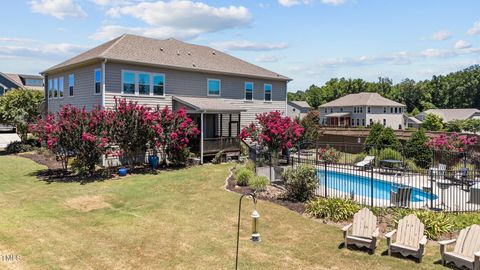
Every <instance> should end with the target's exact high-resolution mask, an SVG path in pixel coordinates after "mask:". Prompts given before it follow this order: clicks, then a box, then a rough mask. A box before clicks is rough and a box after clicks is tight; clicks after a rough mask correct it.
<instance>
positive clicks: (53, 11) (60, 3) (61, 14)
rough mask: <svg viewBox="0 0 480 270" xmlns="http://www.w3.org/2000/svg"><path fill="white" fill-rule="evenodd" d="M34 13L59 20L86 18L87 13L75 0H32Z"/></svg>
mask: <svg viewBox="0 0 480 270" xmlns="http://www.w3.org/2000/svg"><path fill="white" fill-rule="evenodd" d="M30 8H31V10H32V12H35V13H41V14H47V15H51V16H53V17H55V18H57V19H64V18H65V17H86V16H87V13H85V11H83V9H82V7H81V6H80V5H78V4H76V3H75V2H74V1H73V0H32V1H30Z"/></svg>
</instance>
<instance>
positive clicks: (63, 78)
mask: <svg viewBox="0 0 480 270" xmlns="http://www.w3.org/2000/svg"><path fill="white" fill-rule="evenodd" d="M60 79H62V81H63V96H60V85H61V83H60ZM64 97H65V77H64V76H60V77H58V98H64Z"/></svg>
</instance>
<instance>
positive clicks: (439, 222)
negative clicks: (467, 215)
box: [394, 209, 454, 240]
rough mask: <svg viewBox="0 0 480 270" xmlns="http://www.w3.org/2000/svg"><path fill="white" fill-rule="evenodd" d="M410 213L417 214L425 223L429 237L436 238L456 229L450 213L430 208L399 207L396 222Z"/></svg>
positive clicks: (426, 233) (395, 216) (395, 214)
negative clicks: (430, 209) (429, 209)
mask: <svg viewBox="0 0 480 270" xmlns="http://www.w3.org/2000/svg"><path fill="white" fill-rule="evenodd" d="M409 214H415V215H416V216H417V217H418V219H420V221H421V222H422V223H423V224H424V225H425V235H426V236H427V237H428V238H429V239H434V240H436V239H438V237H440V236H442V235H444V234H446V233H450V232H452V231H453V229H454V224H453V222H452V219H451V218H450V217H449V215H448V214H446V213H442V212H434V211H428V210H413V209H399V210H398V211H396V212H395V213H394V218H395V224H398V221H399V220H400V219H401V218H403V217H405V216H407V215H409Z"/></svg>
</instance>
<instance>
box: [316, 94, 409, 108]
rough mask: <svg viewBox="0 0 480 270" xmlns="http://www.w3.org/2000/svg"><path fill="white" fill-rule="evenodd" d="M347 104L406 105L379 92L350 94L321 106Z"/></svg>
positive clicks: (344, 105)
mask: <svg viewBox="0 0 480 270" xmlns="http://www.w3.org/2000/svg"><path fill="white" fill-rule="evenodd" d="M346 106H398V107H405V105H403V104H401V103H398V102H396V101H393V100H390V99H388V98H384V97H382V96H381V95H380V94H378V93H367V92H363V93H358V94H350V95H346V96H343V97H341V98H338V99H336V100H333V101H330V102H327V103H325V104H322V105H320V107H346Z"/></svg>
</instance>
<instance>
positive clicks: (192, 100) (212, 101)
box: [173, 96, 246, 112]
mask: <svg viewBox="0 0 480 270" xmlns="http://www.w3.org/2000/svg"><path fill="white" fill-rule="evenodd" d="M173 99H174V100H176V101H178V102H180V103H182V104H185V105H186V106H188V107H192V108H194V109H196V110H198V111H204V112H243V111H246V110H245V109H242V108H240V107H237V106H235V105H233V104H231V103H228V102H226V101H225V100H223V99H221V98H204V97H183V96H182V97H179V96H174V97H173Z"/></svg>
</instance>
